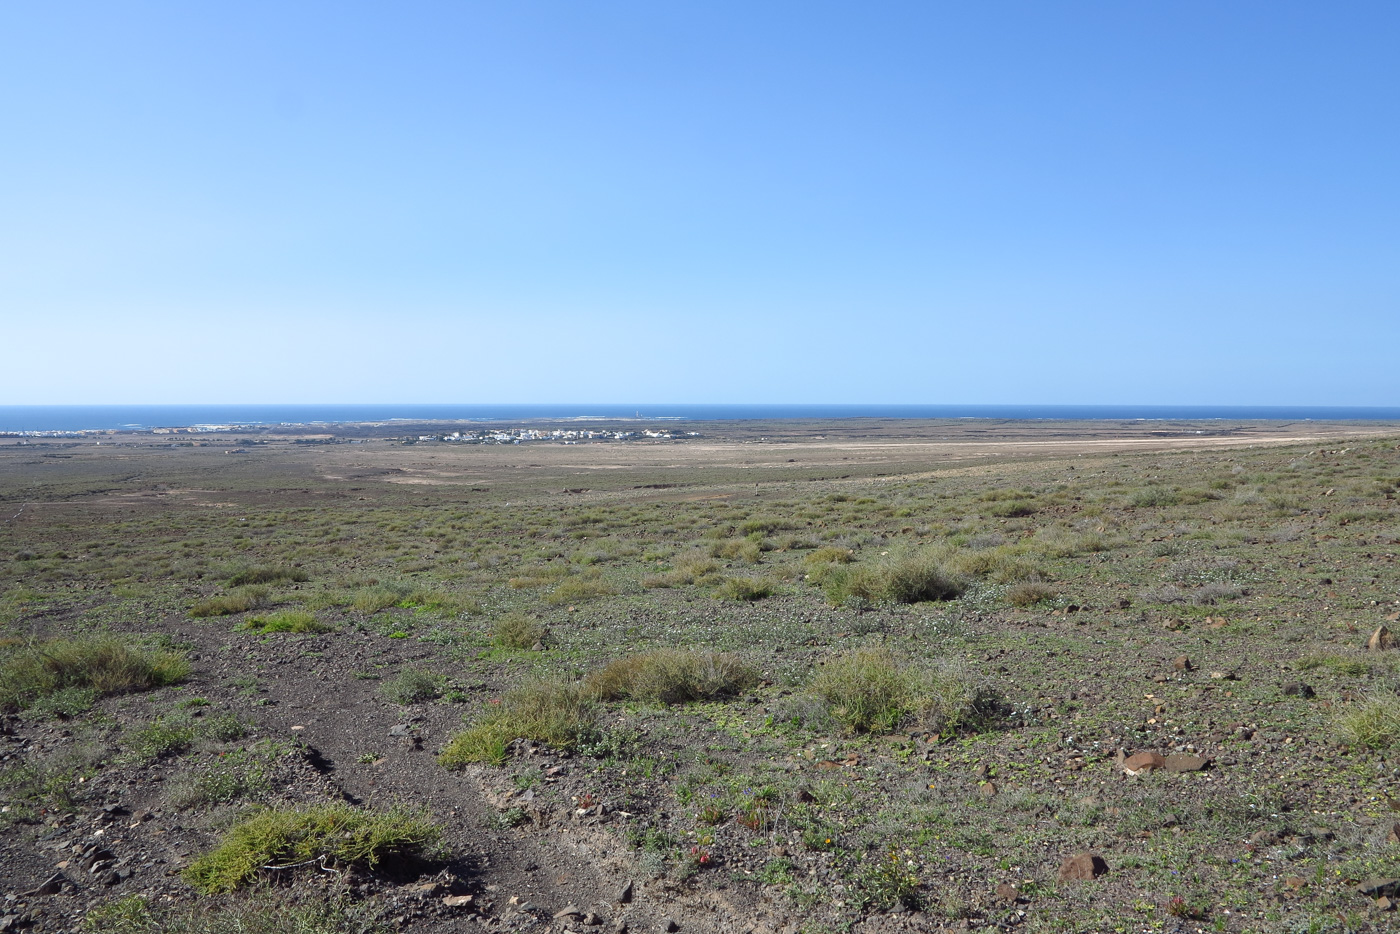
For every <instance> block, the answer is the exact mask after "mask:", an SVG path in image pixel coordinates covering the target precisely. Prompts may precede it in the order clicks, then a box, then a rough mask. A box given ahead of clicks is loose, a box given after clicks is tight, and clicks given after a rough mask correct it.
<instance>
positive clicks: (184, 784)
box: [166, 740, 293, 809]
mask: <svg viewBox="0 0 1400 934" xmlns="http://www.w3.org/2000/svg"><path fill="white" fill-rule="evenodd" d="M292 751H293V750H292V747H290V746H287V745H286V744H284V743H278V742H275V741H273V740H260V741H259V742H257V743H255V744H253V745H252V746H251V747H250V748H248V749H220V750H217V751H212V750H211V751H210V752H208V753H207V754H205V755H203V756H200V757H199V760H198V761H197V762H195V763H193V764H192V765H190V766H189V767H187V768H186V769H185V770H184V771H183V772H181V773H180V774H178V775H176V776H175V777H174V779H172V780H171V782H170V785H169V787H168V788H167V789H166V800H167V801H168V802H169V803H170V804H171V805H172V806H173V807H176V808H182V809H189V808H201V807H208V806H211V805H215V804H226V803H229V802H233V801H253V800H257V799H259V798H261V797H263V796H264V795H266V794H267V793H268V792H269V791H270V790H271V774H272V767H273V765H274V763H275V762H276V760H277V759H278V758H279V757H281V756H285V755H289V754H291V752H292Z"/></svg>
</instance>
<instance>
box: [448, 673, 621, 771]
mask: <svg viewBox="0 0 1400 934" xmlns="http://www.w3.org/2000/svg"><path fill="white" fill-rule="evenodd" d="M597 732H598V730H597V712H596V711H595V710H594V707H593V704H592V703H591V702H590V701H589V700H588V699H587V698H586V697H585V696H584V693H583V691H582V689H581V686H580V685H579V684H577V683H573V682H568V681H536V682H532V683H530V684H525V685H522V686H521V687H518V688H514V689H512V690H510V691H508V692H507V693H506V695H505V696H504V697H502V698H501V699H500V700H499V702H497V703H494V704H492V705H490V706H489V707H488V709H487V710H486V711H485V712H484V714H483V715H482V716H481V717H480V718H479V719H478V720H477V721H476V722H475V723H473V724H472V725H471V726H470V727H468V728H467V729H466V730H464V731H462V732H461V733H458V734H457V735H456V736H454V737H452V739H451V740H449V741H448V743H447V745H446V746H445V747H443V750H442V753H441V754H440V755H439V756H438V762H440V763H441V764H442V765H444V766H448V767H452V766H459V765H465V764H467V763H470V762H484V763H487V764H490V765H503V764H505V761H506V758H507V756H508V754H509V752H508V751H509V747H510V743H511V741H512V740H516V739H531V740H535V741H537V742H542V743H548V744H549V745H551V746H553V747H555V748H556V749H575V748H577V747H578V746H579V745H580V744H582V743H584V742H586V741H588V740H589V739H591V738H592V737H594V736H595V735H597Z"/></svg>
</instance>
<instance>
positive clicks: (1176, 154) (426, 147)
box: [0, 0, 1400, 405]
mask: <svg viewBox="0 0 1400 934" xmlns="http://www.w3.org/2000/svg"><path fill="white" fill-rule="evenodd" d="M1397 50H1400V4H1397V3H1394V2H1391V0H1386V2H1374V3H1368V2H1353V3H1345V4H1329V3H1319V2H1316V0H1311V2H1305V3H1293V2H1279V0H1269V2H1228V3H1221V2H1219V0H1212V2H1200V3H1191V2H1171V3H1168V2H1145V0H1132V2H1129V0H1122V2H1114V3H1075V2H1054V3H1046V2H1040V0H1036V2H1024V3H1013V2H995V0H989V2H971V3H970V2H957V3H951V2H949V3H935V2H929V0H921V2H911V3H874V4H871V3H853V2H848V3H840V4H836V3H822V2H812V0H804V2H794V3H776V2H757V3H755V2H751V0H750V2H744V3H720V2H713V0H707V2H704V3H698V2H697V3H670V2H661V3H658V2H656V0H647V2H635V3H613V2H600V0H589V2H563V0H561V2H554V3H541V2H515V0H511V2H498V3H491V4H486V3H466V2H461V0H451V2H440V3H432V2H411V3H351V2H344V0H337V2H334V3H313V2H302V0H298V2H294V3H288V2H285V0H283V2H276V3H260V2H248V0H239V2H237V3H231V2H225V3H216V2H198V3H189V2H179V3H173V2H172V3H141V2H124V3H109V2H94V3H78V4H75V3H64V2H58V0H44V2H42V3H8V4H3V5H0V404H29V403H181V402H189V403H195V402H201V403H208V402H403V401H413V402H457V403H490V402H696V403H700V402H824V403H833V402H850V403H870V402H886V403H896V402H904V403H1163V404H1183V403H1195V404H1209V403H1222V404H1226V403H1229V404H1342V405H1347V404H1350V405H1368V404H1374V405H1395V404H1400V367H1398V366H1397V362H1396V361H1397V351H1398V350H1400V51H1397Z"/></svg>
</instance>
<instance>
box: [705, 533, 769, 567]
mask: <svg viewBox="0 0 1400 934" xmlns="http://www.w3.org/2000/svg"><path fill="white" fill-rule="evenodd" d="M710 555H711V557H715V558H724V559H725V560H727V561H742V562H744V563H745V564H757V563H758V561H759V559H760V558H761V557H762V556H763V547H762V546H761V545H760V544H759V543H758V542H756V541H754V540H753V539H751V538H739V539H733V540H730V541H727V542H716V543H715V544H714V545H712V546H710Z"/></svg>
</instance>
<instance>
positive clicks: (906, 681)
mask: <svg viewBox="0 0 1400 934" xmlns="http://www.w3.org/2000/svg"><path fill="white" fill-rule="evenodd" d="M811 692H812V694H813V695H815V696H816V697H818V698H820V699H822V700H823V701H825V702H826V703H827V704H828V705H829V706H830V709H831V714H832V716H834V717H835V718H836V719H837V720H838V721H840V722H841V723H842V724H844V725H845V726H846V727H847V729H850V730H852V731H854V732H858V733H888V732H891V731H892V730H895V729H897V728H899V727H900V726H903V725H907V724H918V725H919V726H921V727H923V728H924V729H928V730H929V731H931V732H934V733H939V734H944V735H951V734H954V733H958V732H962V731H964V730H978V729H983V728H985V727H986V726H988V725H990V723H992V722H993V721H994V720H995V719H996V717H997V716H998V714H999V712H1000V706H1001V703H1000V698H999V697H998V695H997V694H996V692H995V691H994V690H993V689H992V688H991V687H990V685H987V684H985V683H983V682H982V681H981V680H980V679H978V678H977V677H975V676H974V675H973V674H972V673H971V672H969V671H968V670H967V669H966V668H965V667H963V666H961V665H959V664H956V663H951V662H945V663H942V664H939V665H937V666H934V667H916V666H914V665H912V664H909V663H906V662H904V661H902V660H900V659H897V658H896V657H895V656H894V654H893V653H891V652H890V651H888V650H887V649H862V650H857V651H854V652H849V653H846V654H844V655H839V656H837V657H835V658H833V659H830V660H828V661H827V662H826V663H825V664H824V665H823V666H822V667H821V669H820V670H819V671H818V672H817V675H816V677H815V678H814V679H813V680H812V684H811Z"/></svg>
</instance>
